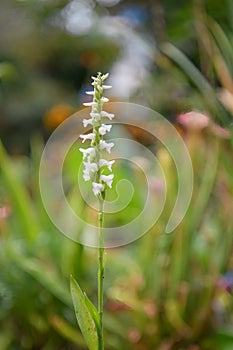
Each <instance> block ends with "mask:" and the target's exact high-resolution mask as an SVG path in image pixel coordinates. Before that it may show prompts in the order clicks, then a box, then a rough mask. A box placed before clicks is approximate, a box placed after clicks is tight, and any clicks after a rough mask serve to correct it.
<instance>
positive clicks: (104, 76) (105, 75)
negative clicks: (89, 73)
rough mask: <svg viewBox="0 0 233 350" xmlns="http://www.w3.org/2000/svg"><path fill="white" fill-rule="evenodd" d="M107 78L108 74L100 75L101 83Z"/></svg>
mask: <svg viewBox="0 0 233 350" xmlns="http://www.w3.org/2000/svg"><path fill="white" fill-rule="evenodd" d="M108 76H109V73H106V74H104V75H102V80H103V81H104V80H106V79H107V77H108Z"/></svg>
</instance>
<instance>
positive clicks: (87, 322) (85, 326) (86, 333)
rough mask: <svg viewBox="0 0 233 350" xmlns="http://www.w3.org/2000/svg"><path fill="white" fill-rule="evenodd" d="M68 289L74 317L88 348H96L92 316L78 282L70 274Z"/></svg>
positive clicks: (95, 331)
mask: <svg viewBox="0 0 233 350" xmlns="http://www.w3.org/2000/svg"><path fill="white" fill-rule="evenodd" d="M70 290H71V295H72V300H73V304H74V309H75V314H76V318H77V321H78V324H79V327H80V329H81V331H82V334H83V337H84V339H85V341H86V344H87V346H88V349H89V350H97V349H98V336H97V328H96V324H95V322H94V319H93V317H92V314H91V312H90V310H89V308H88V307H87V304H86V300H85V296H84V294H83V292H82V290H81V288H80V287H79V285H78V283H77V282H76V281H75V279H74V278H73V277H72V276H71V277H70Z"/></svg>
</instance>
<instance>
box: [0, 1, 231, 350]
mask: <svg viewBox="0 0 233 350" xmlns="http://www.w3.org/2000/svg"><path fill="white" fill-rule="evenodd" d="M0 32H1V35H0V138H1V146H0V241H1V242H0V264H1V269H0V348H1V349H2V350H18V349H22V350H37V349H43V350H53V349H54V350H55V349H56V350H62V349H67V350H68V349H85V344H84V341H83V338H82V336H81V333H80V331H79V329H78V326H77V325H76V321H75V315H74V311H73V308H72V303H71V297H70V294H69V276H70V274H71V273H72V274H74V275H75V277H76V278H77V279H78V281H79V284H80V285H82V287H83V289H84V290H86V292H87V293H88V295H89V296H90V297H91V299H92V300H93V301H95V300H96V292H97V290H96V288H97V282H96V271H97V264H98V261H97V257H96V254H97V252H96V250H94V249H88V248H84V247H83V246H81V245H79V244H77V243H74V242H72V241H70V240H68V239H67V238H65V237H64V236H62V235H61V234H60V232H58V230H57V229H56V228H55V227H54V225H53V224H52V223H51V221H50V219H49V218H48V216H47V214H46V212H45V210H44V208H43V204H42V201H41V198H40V191H39V185H38V172H39V163H40V157H41V154H42V151H43V148H44V143H45V142H46V140H47V139H48V137H49V135H50V134H51V133H52V131H53V130H54V129H55V128H56V127H57V126H58V125H59V124H60V123H62V121H64V120H65V119H66V118H69V116H70V115H72V114H73V113H75V112H76V111H79V110H80V109H81V108H82V103H83V102H84V101H86V96H85V91H86V90H88V89H89V85H90V76H91V75H93V74H96V72H98V71H102V72H109V73H110V78H109V81H108V82H109V83H110V84H111V85H112V89H111V91H109V93H108V97H109V98H110V101H126V102H134V103H138V104H142V105H144V106H147V107H150V108H151V109H153V110H155V111H157V112H159V113H161V114H162V115H163V116H165V117H166V118H167V119H168V120H170V121H171V122H172V123H173V124H174V126H175V127H176V128H177V130H178V131H179V132H180V134H181V136H182V137H183V138H184V140H185V142H186V144H187V147H188V149H189V151H190V155H191V158H192V162H193V168H194V192H193V198H192V202H191V204H190V208H189V210H188V212H187V214H186V216H185V218H184V220H183V222H182V224H181V225H180V226H179V227H178V228H177V229H176V230H175V232H174V233H173V234H171V235H166V234H164V228H165V226H166V221H167V218H169V215H170V213H171V210H172V207H173V205H174V203H175V199H176V194H177V176H176V171H175V167H174V163H173V161H172V159H171V157H170V155H169V154H168V152H167V151H166V149H164V148H163V146H162V145H161V144H160V143H159V142H158V141H156V140H154V139H151V136H150V135H147V134H146V133H145V132H143V131H142V130H140V129H137V128H128V129H122V130H119V132H122V133H124V135H127V137H128V138H132V139H135V140H137V141H138V142H140V143H142V144H143V145H144V146H146V147H149V148H150V150H152V151H153V152H154V153H155V154H156V156H157V158H158V160H159V161H160V164H161V166H162V167H163V170H164V173H165V176H166V181H167V189H168V192H167V200H166V206H165V209H164V212H163V214H162V216H161V218H160V219H159V221H158V222H157V224H156V225H155V226H154V227H153V228H152V229H151V231H150V232H149V233H148V234H147V235H146V236H145V237H143V238H142V239H140V240H138V241H137V242H135V243H133V244H132V245H129V246H127V247H124V248H121V249H115V250H110V251H108V253H107V267H106V268H107V273H106V288H105V333H106V349H118V350H120V349H139V350H143V349H145V350H147V349H159V350H170V349H174V350H175V349H177V350H181V349H183V350H186V349H188V350H231V349H232V348H233V331H232V329H233V328H232V326H233V300H232V286H233V272H232V270H233V261H232V240H233V221H232V211H233V161H232V160H233V156H232V140H233V138H232V117H233V2H232V1H231V0H223V1H215V0H193V1H191V0H189V1H185V0H179V1H178V0H177V1H173V0H164V1H162V0H148V1H145V0H144V1H143V0H137V1H136V0H135V1H127V0H122V1H120V0H98V1H97V0H96V1H94V0H72V1H67V0H48V1H46V0H18V1H16V0H14V1H13V0H1V4H0ZM151 127H153V125H152V126H151ZM58 152H59V148H58ZM139 161H141V162H146V160H145V159H143V157H141V158H140V159H139V160H138V162H139ZM80 163H81V155H80V154H78V151H77V147H74V148H73V149H71V151H70V153H69V155H68V157H67V159H66V162H65V164H64V183H65V186H66V187H65V188H66V194H67V197H68V199H69V201H70V203H72V204H73V206H74V207H75V209H76V210H77V211H82V212H83V213H84V214H83V215H86V217H87V218H88V217H89V216H90V217H91V218H92V219H93V217H95V215H94V214H93V212H92V211H90V210H89V208H88V206H86V205H85V203H84V202H83V201H82V199H81V196H80V193H79V191H78V189H77V184H76V173H77V166H79V165H80ZM52 167H53V165H52V164H51V169H52ZM152 168H153V167H152ZM117 172H118V175H117V176H118V179H121V178H129V177H130V178H131V179H133V182H134V185H135V188H137V189H138V192H137V193H136V194H135V195H134V197H133V199H132V201H131V202H130V205H129V206H128V209H127V210H126V211H124V212H122V213H120V214H119V215H117V216H115V217H110V218H107V222H108V221H109V222H110V224H112V222H114V223H115V224H117V223H124V222H127V220H129V219H131V218H133V217H134V215H136V214H137V213H138V211H140V208H141V207H142V206H143V203H142V198H143V195H141V193H140V189H141V188H142V191H143V188H144V187H143V186H142V182H143V178H142V176H141V174H140V173H139V174H137V172H135V169H134V168H133V167H130V166H127V165H126V164H123V163H122V164H118V170H117ZM150 172H151V173H150ZM148 174H150V175H151V176H150V177H149V178H150V184H149V185H150V186H151V187H150V190H152V191H154V194H155V198H157V197H156V196H158V197H159V191H160V190H161V188H160V186H161V184H160V183H159V181H158V179H156V178H155V177H153V169H151V167H149V166H148ZM54 205H55V206H56V205H57V203H54ZM135 213H136V214H135ZM67 220H68V219H67ZM82 230H85V228H80V231H82Z"/></svg>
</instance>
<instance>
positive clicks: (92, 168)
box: [83, 161, 98, 181]
mask: <svg viewBox="0 0 233 350" xmlns="http://www.w3.org/2000/svg"><path fill="white" fill-rule="evenodd" d="M83 164H84V166H85V169H84V170H83V178H84V180H85V181H89V180H90V179H91V173H96V172H97V171H98V166H97V164H96V163H91V162H90V161H88V162H83Z"/></svg>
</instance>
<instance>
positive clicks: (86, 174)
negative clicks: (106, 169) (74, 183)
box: [83, 169, 91, 181]
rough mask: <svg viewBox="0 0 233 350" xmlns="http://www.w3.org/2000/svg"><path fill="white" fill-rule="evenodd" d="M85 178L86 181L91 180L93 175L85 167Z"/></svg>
mask: <svg viewBox="0 0 233 350" xmlns="http://www.w3.org/2000/svg"><path fill="white" fill-rule="evenodd" d="M83 178H84V180H85V181H89V180H91V176H90V173H89V171H87V170H85V169H84V170H83Z"/></svg>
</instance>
